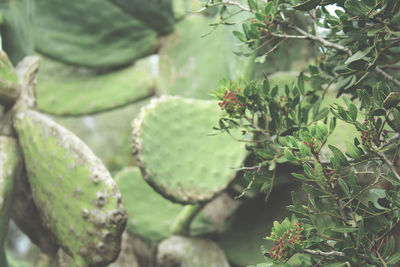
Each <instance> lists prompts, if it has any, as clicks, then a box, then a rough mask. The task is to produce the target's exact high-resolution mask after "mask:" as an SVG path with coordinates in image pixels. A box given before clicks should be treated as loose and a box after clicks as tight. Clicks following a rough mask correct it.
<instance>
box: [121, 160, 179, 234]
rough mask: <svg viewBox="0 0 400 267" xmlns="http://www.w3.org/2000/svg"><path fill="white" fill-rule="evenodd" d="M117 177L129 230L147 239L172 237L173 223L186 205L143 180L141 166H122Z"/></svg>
mask: <svg viewBox="0 0 400 267" xmlns="http://www.w3.org/2000/svg"><path fill="white" fill-rule="evenodd" d="M115 181H116V182H117V184H118V186H119V188H120V189H121V194H122V199H123V201H124V205H125V207H126V210H127V212H128V223H127V230H128V231H129V232H130V233H132V234H135V235H139V236H141V237H143V238H145V239H147V240H154V241H160V240H162V239H164V238H166V237H168V236H169V235H170V227H171V224H172V223H173V222H174V219H175V217H176V216H178V214H179V212H180V211H181V210H182V207H183V206H182V205H180V204H176V203H172V202H171V201H169V200H167V199H165V198H163V197H162V196H160V195H159V194H157V193H156V192H154V190H153V189H152V188H151V187H150V186H149V185H148V184H147V183H146V182H145V181H144V180H143V178H142V175H141V174H140V170H139V168H126V169H124V170H122V171H121V172H119V173H118V174H117V175H116V177H115Z"/></svg>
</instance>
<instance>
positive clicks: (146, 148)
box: [133, 96, 246, 204]
mask: <svg viewBox="0 0 400 267" xmlns="http://www.w3.org/2000/svg"><path fill="white" fill-rule="evenodd" d="M219 115H220V110H219V107H218V105H217V103H216V102H214V101H206V100H194V99H185V98H181V97H177V96H176V97H169V96H164V97H161V98H159V99H154V100H153V101H152V102H151V103H150V104H149V105H148V106H147V107H145V108H143V109H142V111H141V113H140V114H139V116H138V117H137V118H136V120H134V121H133V128H134V129H133V152H134V154H135V156H136V160H137V162H138V165H139V166H140V168H141V170H142V174H143V177H144V178H145V179H146V181H147V182H148V183H149V184H150V185H151V186H153V188H154V189H155V190H156V191H158V192H160V193H161V194H162V195H163V196H164V197H166V198H169V199H170V200H172V201H174V202H180V203H185V204H192V203H197V202H202V201H207V200H210V199H211V198H213V197H214V196H215V195H217V194H218V193H219V192H221V191H222V190H224V189H225V188H226V187H227V186H228V184H229V183H230V182H231V181H232V180H233V178H234V176H235V171H234V170H232V168H234V167H239V166H240V165H241V163H242V161H243V160H244V158H245V156H246V150H245V148H244V145H243V144H242V143H239V142H237V141H236V140H234V139H233V138H232V137H230V136H229V135H227V134H220V135H214V136H210V135H209V134H210V133H211V132H212V127H213V126H216V125H218V119H219Z"/></svg>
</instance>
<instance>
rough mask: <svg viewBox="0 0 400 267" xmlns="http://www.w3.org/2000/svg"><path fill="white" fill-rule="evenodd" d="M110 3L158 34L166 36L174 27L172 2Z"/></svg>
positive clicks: (129, 0) (126, 0)
mask: <svg viewBox="0 0 400 267" xmlns="http://www.w3.org/2000/svg"><path fill="white" fill-rule="evenodd" d="M111 2H113V3H114V4H116V5H118V6H120V7H121V8H122V10H123V11H125V12H127V13H129V14H131V15H132V16H133V17H135V18H137V19H139V20H141V21H142V22H143V23H145V24H146V25H148V26H150V27H151V28H153V29H154V30H156V31H157V32H159V33H160V34H167V33H169V32H171V31H172V29H173V27H174V23H175V20H174V12H173V10H172V0H134V1H132V0H111Z"/></svg>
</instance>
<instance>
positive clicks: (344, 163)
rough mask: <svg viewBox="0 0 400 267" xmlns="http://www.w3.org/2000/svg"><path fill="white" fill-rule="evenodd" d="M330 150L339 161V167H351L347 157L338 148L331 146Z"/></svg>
mask: <svg viewBox="0 0 400 267" xmlns="http://www.w3.org/2000/svg"><path fill="white" fill-rule="evenodd" d="M329 149H330V150H331V151H332V152H333V155H334V157H335V159H336V160H337V162H338V163H339V165H342V166H349V165H350V164H349V162H348V161H347V159H346V156H345V155H344V154H343V153H342V151H340V150H339V149H338V148H337V147H335V146H332V145H329Z"/></svg>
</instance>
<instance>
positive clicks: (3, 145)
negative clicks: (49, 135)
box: [0, 136, 21, 264]
mask: <svg viewBox="0 0 400 267" xmlns="http://www.w3.org/2000/svg"><path fill="white" fill-rule="evenodd" d="M20 167H21V166H20V159H19V154H18V148H17V142H16V140H15V139H14V138H11V137H7V136H0V264H1V263H4V262H5V259H4V258H2V257H3V256H4V255H5V254H3V253H4V247H3V245H4V239H5V237H6V235H7V229H8V220H9V210H10V207H11V203H12V197H13V193H14V185H15V181H14V180H15V176H16V175H17V172H18V171H19V170H20Z"/></svg>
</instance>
